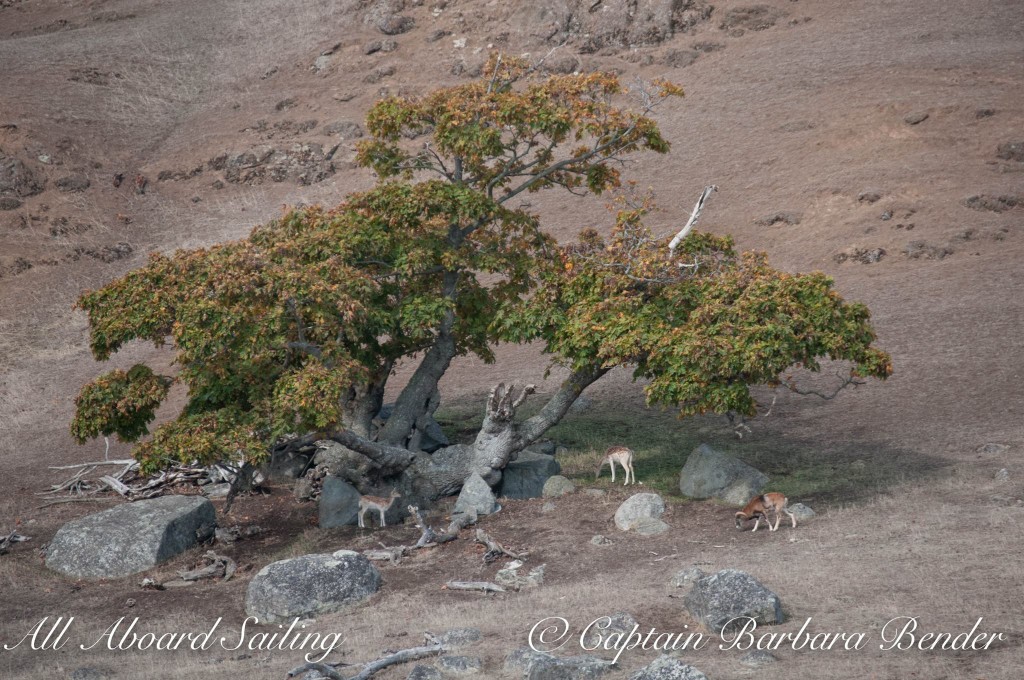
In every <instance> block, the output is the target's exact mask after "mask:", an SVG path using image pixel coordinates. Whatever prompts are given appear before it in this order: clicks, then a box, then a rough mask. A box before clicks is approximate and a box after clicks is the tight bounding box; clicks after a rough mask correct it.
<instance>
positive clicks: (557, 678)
mask: <svg viewBox="0 0 1024 680" xmlns="http://www.w3.org/2000/svg"><path fill="white" fill-rule="evenodd" d="M612 666H613V664H612V663H611V662H609V661H605V660H603V659H598V658H597V657H593V656H586V655H580V656H570V657H557V656H552V655H551V654H547V653H545V652H536V651H534V650H532V649H530V648H529V647H521V648H519V649H516V650H513V651H512V652H510V653H509V655H508V656H507V657H505V670H507V671H510V672H513V673H521V674H522V675H521V676H520V677H523V678H529V680H595V679H596V678H600V677H601V676H602V675H604V674H605V673H607V672H608V671H610V670H611V669H612Z"/></svg>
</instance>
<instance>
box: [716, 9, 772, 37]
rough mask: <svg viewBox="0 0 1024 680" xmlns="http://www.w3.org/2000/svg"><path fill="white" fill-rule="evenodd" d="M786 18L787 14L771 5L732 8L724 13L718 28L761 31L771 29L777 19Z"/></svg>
mask: <svg viewBox="0 0 1024 680" xmlns="http://www.w3.org/2000/svg"><path fill="white" fill-rule="evenodd" d="M786 16H789V13H788V12H784V11H782V10H780V9H776V8H775V7H772V6H771V5H750V6H748V7H734V8H733V9H730V10H729V11H728V12H726V13H725V17H724V18H723V19H722V23H721V24H719V25H718V27H719V28H720V29H722V30H723V31H736V30H740V31H763V30H765V29H768V28H771V27H772V26H774V25H775V24H776V23H777V22H778V21H779V19H781V18H783V17H786ZM739 35H743V34H742V33H740V34H739Z"/></svg>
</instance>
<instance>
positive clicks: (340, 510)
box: [317, 475, 398, 529]
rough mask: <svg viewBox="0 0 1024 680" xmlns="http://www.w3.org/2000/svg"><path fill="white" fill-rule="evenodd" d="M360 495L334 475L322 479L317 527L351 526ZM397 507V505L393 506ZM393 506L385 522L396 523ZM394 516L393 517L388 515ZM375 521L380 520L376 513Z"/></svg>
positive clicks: (355, 519) (355, 521)
mask: <svg viewBox="0 0 1024 680" xmlns="http://www.w3.org/2000/svg"><path fill="white" fill-rule="evenodd" d="M361 496H362V494H360V493H359V490H358V489H356V488H355V487H354V486H352V485H351V484H349V483H348V482H346V481H345V480H343V479H341V478H340V477H335V476H334V475H328V476H327V477H325V478H324V485H323V488H322V489H321V490H320V502H319V505H318V506H317V514H318V516H319V525H320V528H321V529H333V528H334V527H343V526H353V525H355V524H356V523H357V521H358V515H359V498H360V497H361ZM395 505H397V503H396V504H395ZM394 510H395V506H394V505H392V506H391V509H390V510H388V512H387V513H385V520H387V519H391V520H392V521H397V519H398V515H397V512H394V513H393V511H394ZM392 514H394V517H390V515H392ZM375 519H380V514H379V513H377V515H376V517H375Z"/></svg>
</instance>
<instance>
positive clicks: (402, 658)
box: [287, 644, 449, 680]
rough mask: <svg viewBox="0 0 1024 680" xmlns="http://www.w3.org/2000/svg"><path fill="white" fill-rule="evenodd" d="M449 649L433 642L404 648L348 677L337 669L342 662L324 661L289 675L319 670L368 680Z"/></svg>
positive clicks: (327, 674)
mask: <svg viewBox="0 0 1024 680" xmlns="http://www.w3.org/2000/svg"><path fill="white" fill-rule="evenodd" d="M448 649H449V647H448V646H446V645H443V644H432V645H424V646H422V647H411V648H409V649H403V650H401V651H398V652H394V653H392V654H388V655H387V656H382V657H381V658H379V659H377V660H375V661H370V662H368V663H366V664H364V665H363V670H361V671H360V672H359V673H358V674H356V675H353V676H352V677H350V678H347V679H346V678H344V677H343V676H342V675H341V674H340V673H338V671H337V670H335V666H337V665H340V664H334V665H329V664H324V663H306V664H303V665H301V666H297V667H295V668H293V669H291V670H290V671H288V676H287V677H289V678H293V677H295V676H296V675H301V674H303V673H305V672H306V671H317V672H318V673H320V674H321V675H323V676H324V677H327V678H331V680H368V678H370V677H372V676H373V675H374V674H375V673H377V672H378V671H381V670H383V669H385V668H387V667H389V666H394V665H396V664H400V663H409V662H410V661H418V660H419V659H425V658H427V657H428V656H437V655H439V654H442V653H444V652H447V651H448Z"/></svg>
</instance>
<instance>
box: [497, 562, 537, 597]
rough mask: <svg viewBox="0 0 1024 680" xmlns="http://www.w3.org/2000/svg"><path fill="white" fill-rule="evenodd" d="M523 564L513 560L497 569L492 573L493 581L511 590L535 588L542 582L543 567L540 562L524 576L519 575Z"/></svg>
mask: <svg viewBox="0 0 1024 680" xmlns="http://www.w3.org/2000/svg"><path fill="white" fill-rule="evenodd" d="M522 566H523V562H522V561H520V560H513V561H511V562H509V563H508V564H507V565H505V566H504V567H502V568H501V569H499V570H498V573H496V574H495V575H494V582H495V583H497V584H498V585H500V586H505V587H506V588H509V589H511V590H522V589H523V588H536V587H537V586H539V585H541V584H542V583H544V568H545V567H546V565H544V564H541V565H539V566H536V567H534V568H533V569H531V570H530V573H528V574H527V575H526V576H520V574H519V569H520V568H521V567H522Z"/></svg>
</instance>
